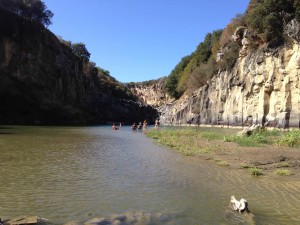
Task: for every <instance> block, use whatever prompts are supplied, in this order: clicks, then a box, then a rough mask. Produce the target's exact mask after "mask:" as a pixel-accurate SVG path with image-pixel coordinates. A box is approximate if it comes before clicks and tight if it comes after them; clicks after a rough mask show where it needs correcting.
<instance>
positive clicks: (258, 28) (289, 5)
mask: <svg viewBox="0 0 300 225" xmlns="http://www.w3.org/2000/svg"><path fill="white" fill-rule="evenodd" d="M298 1H299V0H251V2H250V4H249V7H248V9H247V11H246V15H245V17H246V22H247V25H248V27H250V28H251V29H252V30H254V31H255V32H257V33H258V34H259V35H260V36H261V38H262V39H263V40H264V41H265V42H269V41H272V40H275V39H282V38H283V27H284V24H286V23H288V22H289V21H290V20H291V19H293V17H294V16H295V15H296V8H295V7H296V6H297V4H298V5H299V3H297V2H298Z"/></svg>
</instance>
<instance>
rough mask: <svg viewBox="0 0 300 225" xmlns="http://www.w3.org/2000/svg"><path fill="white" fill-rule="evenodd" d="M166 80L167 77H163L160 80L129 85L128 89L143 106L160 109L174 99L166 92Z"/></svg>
mask: <svg viewBox="0 0 300 225" xmlns="http://www.w3.org/2000/svg"><path fill="white" fill-rule="evenodd" d="M165 80H166V77H162V78H160V79H158V80H152V81H145V82H140V83H131V84H128V87H129V88H130V90H131V92H132V94H133V95H135V96H136V97H137V98H138V100H139V102H141V103H142V104H144V105H150V106H153V107H159V106H162V105H163V104H165V103H166V102H170V101H172V98H171V97H170V96H169V95H168V94H167V93H166V91H165V90H164V83H165Z"/></svg>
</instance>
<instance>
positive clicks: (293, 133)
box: [276, 130, 300, 147]
mask: <svg viewBox="0 0 300 225" xmlns="http://www.w3.org/2000/svg"><path fill="white" fill-rule="evenodd" d="M276 144H277V145H278V146H289V147H294V146H296V145H299V144H300V131H299V130H290V131H288V132H286V133H285V134H284V136H283V137H281V138H280V139H278V140H276Z"/></svg>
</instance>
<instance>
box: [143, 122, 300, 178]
mask: <svg viewBox="0 0 300 225" xmlns="http://www.w3.org/2000/svg"><path fill="white" fill-rule="evenodd" d="M238 131H240V130H237V129H226V128H206V127H197V128H195V127H167V128H160V129H152V130H149V131H148V132H147V133H146V135H147V136H148V137H150V138H153V139H155V140H156V141H157V142H158V143H159V144H162V145H164V146H168V147H171V148H173V149H175V150H176V151H178V152H180V153H182V154H184V155H186V156H199V157H205V158H206V159H210V160H213V161H214V162H216V163H217V164H218V165H220V166H231V165H233V164H237V161H239V163H240V165H239V166H238V168H246V169H248V170H249V171H250V173H251V174H253V175H255V176H258V175H262V174H263V172H262V170H265V169H266V168H267V166H268V165H269V164H270V165H271V166H269V167H270V168H274V169H277V171H276V172H275V174H277V175H289V174H292V173H289V172H288V171H278V167H281V166H279V165H284V166H282V167H288V166H289V165H290V164H289V163H288V162H284V163H283V162H280V160H286V159H285V158H284V159H282V158H281V159H278V160H279V161H278V160H277V161H276V160H274V161H272V160H271V159H272V157H273V158H274V157H275V158H276V156H278V155H279V153H281V151H289V149H294V150H297V151H298V152H300V131H299V130H290V131H284V132H283V131H279V130H266V129H260V130H257V131H255V132H253V134H252V135H250V136H239V135H236V134H237V133H238ZM283 149H284V150H283ZM280 155H281V154H280ZM258 157H260V159H259V160H261V161H260V162H258V160H257V159H256V158H258ZM261 158H263V159H261ZM279 162H280V163H279ZM297 162H298V163H300V160H297ZM267 164H268V165H267ZM261 165H264V167H263V166H261ZM265 165H267V166H265ZM291 165H294V164H291Z"/></svg>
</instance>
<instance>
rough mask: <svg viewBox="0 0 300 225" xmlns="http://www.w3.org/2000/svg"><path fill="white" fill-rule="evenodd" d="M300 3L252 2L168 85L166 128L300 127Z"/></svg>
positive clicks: (187, 60) (178, 67)
mask: <svg viewBox="0 0 300 225" xmlns="http://www.w3.org/2000/svg"><path fill="white" fill-rule="evenodd" d="M299 20H300V3H299V1H279V0H278V1H276V4H274V3H272V1H267V0H263V1H258V0H251V1H250V3H249V6H248V8H247V10H246V12H245V14H242V15H237V17H236V18H233V19H232V21H231V22H230V24H228V26H227V27H226V28H225V29H224V30H217V31H214V32H212V33H208V34H207V35H206V37H205V40H204V41H203V42H201V43H200V44H199V45H198V47H197V49H196V50H195V51H194V52H193V53H191V54H190V55H188V56H185V57H183V58H182V60H181V61H180V62H179V63H178V64H177V65H176V67H175V68H174V69H173V70H172V71H171V73H170V75H169V76H168V77H167V79H166V83H165V87H166V88H165V90H164V91H165V92H167V93H168V94H169V95H170V96H171V97H173V98H175V99H176V100H175V101H167V102H165V104H163V105H162V106H161V107H160V108H159V111H160V114H161V116H160V119H161V123H162V124H173V125H174V124H210V125H214V124H226V125H250V124H253V123H257V124H261V125H264V126H272V127H280V128H288V127H299V126H300V101H299V93H300V86H299V85H300V80H299V74H300V67H299V63H300V23H299Z"/></svg>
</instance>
